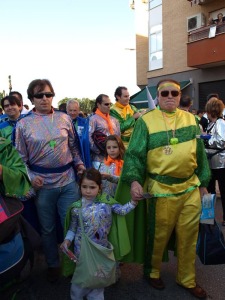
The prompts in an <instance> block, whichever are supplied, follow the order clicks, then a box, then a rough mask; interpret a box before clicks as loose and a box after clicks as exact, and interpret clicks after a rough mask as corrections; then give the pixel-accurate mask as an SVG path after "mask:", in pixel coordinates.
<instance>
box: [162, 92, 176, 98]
mask: <svg viewBox="0 0 225 300" xmlns="http://www.w3.org/2000/svg"><path fill="white" fill-rule="evenodd" d="M169 93H171V95H172V96H173V97H177V96H178V95H180V92H179V91H161V96H162V97H168V96H169Z"/></svg>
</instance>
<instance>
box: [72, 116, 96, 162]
mask: <svg viewBox="0 0 225 300" xmlns="http://www.w3.org/2000/svg"><path fill="white" fill-rule="evenodd" d="M73 125H74V129H75V130H76V132H77V134H78V136H79V140H80V145H81V153H82V160H83V162H84V164H85V167H86V168H90V167H91V166H92V163H91V154H90V142H89V118H81V117H77V118H76V119H74V120H73Z"/></svg>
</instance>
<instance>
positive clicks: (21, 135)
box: [15, 79, 85, 282]
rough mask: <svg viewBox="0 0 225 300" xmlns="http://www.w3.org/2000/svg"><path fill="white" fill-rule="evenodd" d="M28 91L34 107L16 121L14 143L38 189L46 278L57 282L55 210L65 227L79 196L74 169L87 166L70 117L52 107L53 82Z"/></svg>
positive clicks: (31, 86) (39, 83)
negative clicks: (69, 209) (68, 210)
mask: <svg viewBox="0 0 225 300" xmlns="http://www.w3.org/2000/svg"><path fill="white" fill-rule="evenodd" d="M27 94H28V99H30V100H31V102H32V104H33V105H34V109H33V110H32V111H31V112H30V113H29V114H27V115H26V116H25V117H24V118H23V119H21V120H20V121H18V122H17V125H16V132H15V145H16V148H17V150H18V152H19V153H20V155H21V157H22V159H23V161H24V162H25V164H26V165H27V170H28V174H29V177H30V180H31V184H32V186H33V188H34V189H35V190H36V194H37V199H36V202H35V204H36V207H37V212H38V217H39V221H40V224H41V234H42V241H43V250H44V253H45V257H46V261H47V264H48V273H47V279H48V280H49V281H51V282H54V281H56V280H57V279H58V278H59V275H60V268H59V267H60V266H59V264H60V261H59V254H58V246H57V239H56V211H58V214H59V216H60V221H61V224H62V226H64V219H65V216H66V212H67V209H68V207H69V206H70V205H71V204H72V203H73V202H74V201H76V200H78V199H79V197H80V195H79V189H78V185H77V183H76V180H75V176H76V174H75V172H74V170H76V173H77V174H78V175H79V174H80V173H82V172H83V170H84V169H85V167H84V164H83V161H82V160H81V156H80V144H79V138H78V136H77V134H76V132H75V130H74V127H73V124H72V120H71V118H70V117H69V116H68V115H67V114H66V113H63V112H61V111H55V110H54V109H53V107H52V100H53V97H54V96H55V92H54V89H53V87H52V84H51V82H50V81H49V80H47V79H36V80H33V81H32V82H31V83H30V84H29V86H28V89H27Z"/></svg>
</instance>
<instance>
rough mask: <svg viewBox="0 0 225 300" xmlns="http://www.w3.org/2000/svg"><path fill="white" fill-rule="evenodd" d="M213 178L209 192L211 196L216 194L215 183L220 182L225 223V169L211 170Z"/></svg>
mask: <svg viewBox="0 0 225 300" xmlns="http://www.w3.org/2000/svg"><path fill="white" fill-rule="evenodd" d="M211 172H212V178H211V180H210V182H209V185H208V192H209V193H211V194H215V193H216V190H215V181H216V180H217V181H218V185H219V190H220V197H221V202H222V208H223V220H224V221H225V168H222V169H211Z"/></svg>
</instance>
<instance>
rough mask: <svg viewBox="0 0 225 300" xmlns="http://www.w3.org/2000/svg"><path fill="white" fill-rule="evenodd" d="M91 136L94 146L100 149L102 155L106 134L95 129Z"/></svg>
mask: <svg viewBox="0 0 225 300" xmlns="http://www.w3.org/2000/svg"><path fill="white" fill-rule="evenodd" d="M92 138H93V141H94V144H95V145H96V147H97V148H98V149H99V150H100V152H101V154H103V155H104V154H105V144H106V139H107V135H105V134H104V133H102V132H101V131H98V130H97V131H94V132H93V134H92Z"/></svg>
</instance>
